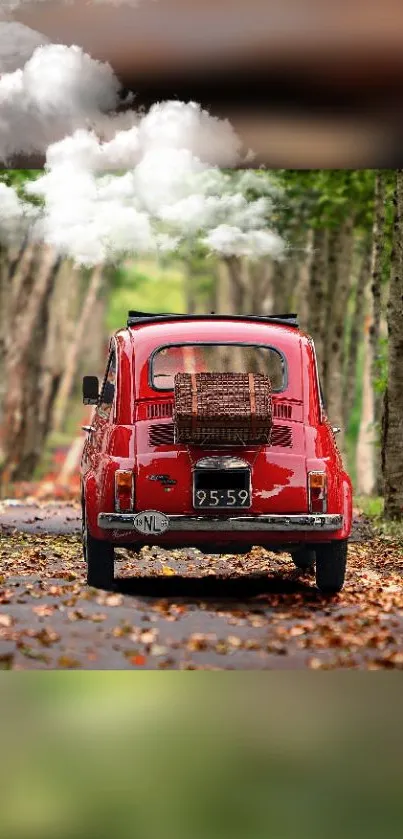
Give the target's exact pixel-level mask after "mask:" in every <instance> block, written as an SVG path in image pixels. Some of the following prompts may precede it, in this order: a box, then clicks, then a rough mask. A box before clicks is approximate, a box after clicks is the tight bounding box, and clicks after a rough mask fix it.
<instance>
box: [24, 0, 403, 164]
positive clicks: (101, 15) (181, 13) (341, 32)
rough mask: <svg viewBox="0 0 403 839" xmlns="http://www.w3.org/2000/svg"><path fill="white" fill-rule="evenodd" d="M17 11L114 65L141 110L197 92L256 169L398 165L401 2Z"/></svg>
mask: <svg viewBox="0 0 403 839" xmlns="http://www.w3.org/2000/svg"><path fill="white" fill-rule="evenodd" d="M13 17H14V19H15V20H19V21H21V22H22V23H24V24H25V25H28V26H31V27H32V28H35V29H36V30H38V31H40V32H43V33H44V34H45V35H46V36H47V37H48V38H50V39H51V40H52V41H55V42H59V43H66V44H73V43H75V44H78V45H79V46H81V47H82V48H83V49H84V50H86V51H87V52H89V53H90V54H91V55H92V57H93V58H96V59H99V60H102V61H108V62H109V63H110V64H111V66H112V67H113V69H114V71H115V73H116V74H117V76H118V77H119V79H120V80H121V82H122V84H123V85H124V87H125V88H126V89H127V90H131V91H133V92H134V93H135V94H136V99H135V106H136V107H137V106H144V107H149V106H150V104H152V102H155V101H161V100H164V99H171V98H176V99H180V100H184V101H188V100H189V99H193V100H194V101H198V102H200V103H201V104H202V105H203V106H204V107H206V108H208V109H209V110H210V112H211V113H213V114H215V115H217V116H221V117H227V118H228V119H230V120H231V122H232V123H233V125H234V128H235V129H236V130H237V132H238V133H239V135H240V137H241V139H242V141H243V144H244V146H245V147H246V148H249V147H250V148H252V149H253V150H254V152H255V153H256V157H255V159H254V161H253V164H252V165H255V166H257V165H266V166H269V167H284V168H299V167H302V168H304V167H307V168H316V167H324V168H326V167H329V168H344V167H351V168H356V167H359V166H362V167H371V166H373V167H383V166H385V167H388V166H390V167H394V166H397V165H399V164H400V163H403V142H402V139H403V137H402V135H403V120H402V114H403V5H402V4H401V3H400V0H399V2H398V0H384V2H383V3H382V4H379V3H376V4H375V3H371V2H368V0H355V3H354V4H352V3H351V2H347V0H338V2H337V3H333V4H331V5H327V6H326V7H324V4H323V2H319V0H283V2H282V3H277V4H274V3H273V2H272V0H248V1H247V2H246V0H219V2H216V0H191V2H189V0H138V5H137V7H135V6H133V5H129V4H127V3H125V2H124V0H120V4H119V5H116V2H115V3H112V0H111V2H110V3H108V2H107V0H104V2H102V3H99V2H96V0H93V2H88V0H74V2H72V3H64V2H62V0H49V2H44V1H43V0H41V2H35V0H32V2H27V0H25V2H24V5H23V6H20V8H19V9H18V10H17V11H16V12H15V13H14V15H13ZM32 159H33V158H32ZM19 160H21V163H23V162H24V161H22V159H19ZM25 162H27V161H25ZM36 162H37V163H38V164H41V163H42V162H43V157H40V156H39V157H38V158H37V159H36Z"/></svg>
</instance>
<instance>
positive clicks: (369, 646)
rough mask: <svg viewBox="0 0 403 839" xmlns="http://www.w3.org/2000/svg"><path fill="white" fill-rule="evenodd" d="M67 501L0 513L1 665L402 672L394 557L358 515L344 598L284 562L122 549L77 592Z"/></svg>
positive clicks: (260, 555) (398, 567) (77, 548)
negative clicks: (102, 579)
mask: <svg viewBox="0 0 403 839" xmlns="http://www.w3.org/2000/svg"><path fill="white" fill-rule="evenodd" d="M80 524H81V522H80V510H79V507H78V505H66V504H59V503H58V504H41V505H39V504H34V503H31V504H25V503H21V502H4V503H3V504H0V557H1V570H0V668H4V669H53V668H83V669H161V668H169V669H248V670H250V669H306V668H312V669H328V668H332V669H333V668H340V667H342V668H361V669H378V668H399V669H403V585H402V572H403V549H402V546H401V545H398V544H397V543H394V542H392V541H386V540H384V539H380V538H374V537H373V535H372V534H371V532H370V528H369V526H368V524H367V523H366V522H365V521H364V520H363V519H360V518H357V519H356V521H355V526H354V533H353V539H352V542H351V545H350V548H349V568H348V575H347V581H346V585H345V588H344V590H343V592H342V593H341V594H340V595H338V596H337V597H335V598H333V599H327V598H325V597H323V596H321V595H320V594H319V593H318V592H317V590H316V588H315V584H314V578H313V575H312V572H305V573H302V572H301V571H298V570H296V569H295V568H294V566H293V564H292V562H291V560H290V558H289V557H288V555H286V554H284V555H281V556H276V555H275V554H269V553H267V552H265V551H261V550H260V549H255V550H254V551H252V552H251V553H250V554H249V555H248V556H226V557H223V556H221V557H212V556H205V555H203V554H201V553H199V552H198V551H192V550H186V551H183V552H179V551H177V552H171V553H168V552H166V551H162V550H143V551H142V552H141V554H140V555H139V556H133V555H132V556H130V554H126V553H125V552H124V551H122V552H119V556H120V558H121V561H120V562H119V563H116V573H117V581H116V590H115V591H113V592H110V593H106V592H98V591H95V590H94V589H89V588H88V587H87V586H86V584H85V578H84V572H85V569H84V565H83V561H82V554H81V543H80Z"/></svg>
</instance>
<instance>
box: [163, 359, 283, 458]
mask: <svg viewBox="0 0 403 839" xmlns="http://www.w3.org/2000/svg"><path fill="white" fill-rule="evenodd" d="M174 425H175V440H176V442H178V443H198V444H203V443H207V444H208V443H210V444H211V443H219V444H220V443H233V444H238V445H239V444H245V443H267V442H269V440H270V434H271V429H272V401H271V383H270V379H269V378H268V376H265V375H263V374H262V373H177V374H176V376H175V379H174Z"/></svg>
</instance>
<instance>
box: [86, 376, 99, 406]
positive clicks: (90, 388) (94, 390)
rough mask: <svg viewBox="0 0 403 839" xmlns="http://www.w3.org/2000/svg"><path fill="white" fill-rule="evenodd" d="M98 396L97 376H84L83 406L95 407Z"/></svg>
mask: <svg viewBox="0 0 403 839" xmlns="http://www.w3.org/2000/svg"><path fill="white" fill-rule="evenodd" d="M98 396H99V382H98V378H97V376H84V378H83V403H84V405H97V404H98Z"/></svg>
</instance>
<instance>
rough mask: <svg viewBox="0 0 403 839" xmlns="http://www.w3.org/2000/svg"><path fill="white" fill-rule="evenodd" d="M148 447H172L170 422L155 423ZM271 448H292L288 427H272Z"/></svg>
mask: <svg viewBox="0 0 403 839" xmlns="http://www.w3.org/2000/svg"><path fill="white" fill-rule="evenodd" d="M148 433H149V443H150V446H172V445H173V443H174V426H173V423H172V422H164V423H162V422H161V423H155V424H154V425H150V428H149V432H148ZM271 445H272V446H283V447H285V448H290V447H291V446H292V431H291V428H290V426H288V425H273V430H272V435H271Z"/></svg>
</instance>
